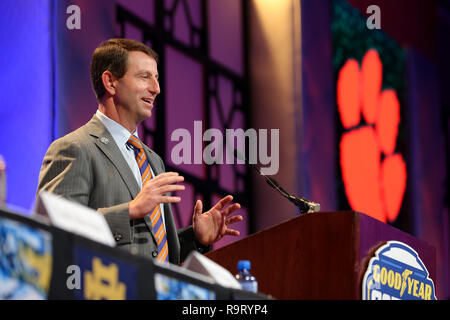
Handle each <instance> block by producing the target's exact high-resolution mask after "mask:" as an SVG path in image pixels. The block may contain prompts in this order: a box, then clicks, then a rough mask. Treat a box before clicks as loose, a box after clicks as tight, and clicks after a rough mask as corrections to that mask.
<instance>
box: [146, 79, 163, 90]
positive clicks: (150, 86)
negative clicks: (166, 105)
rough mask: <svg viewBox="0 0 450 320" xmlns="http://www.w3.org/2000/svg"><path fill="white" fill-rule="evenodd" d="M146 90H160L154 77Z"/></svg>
mask: <svg viewBox="0 0 450 320" xmlns="http://www.w3.org/2000/svg"><path fill="white" fill-rule="evenodd" d="M148 90H149V91H150V92H151V93H153V94H159V93H160V92H161V88H160V87H159V81H158V79H156V78H152V79H151V81H150V83H149V87H148Z"/></svg>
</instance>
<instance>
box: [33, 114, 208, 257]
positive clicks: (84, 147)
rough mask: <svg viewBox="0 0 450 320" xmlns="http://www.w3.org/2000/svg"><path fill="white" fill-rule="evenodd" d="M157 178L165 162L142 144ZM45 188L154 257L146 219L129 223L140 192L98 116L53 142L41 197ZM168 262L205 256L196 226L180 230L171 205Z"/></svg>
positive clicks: (167, 217) (133, 247)
mask: <svg viewBox="0 0 450 320" xmlns="http://www.w3.org/2000/svg"><path fill="white" fill-rule="evenodd" d="M144 148H145V152H146V155H147V159H148V161H149V163H150V165H151V167H152V169H153V172H154V173H155V175H158V174H160V173H162V172H164V163H163V161H162V160H161V158H160V157H159V156H158V155H157V154H156V153H155V152H153V151H152V150H150V149H149V148H148V147H147V146H145V145H144ZM41 190H47V191H49V192H53V193H55V194H59V195H62V196H64V197H65V198H67V199H70V200H73V201H76V202H78V203H81V204H83V205H85V206H88V207H90V208H92V209H94V210H98V211H99V212H100V213H102V214H103V215H104V216H105V218H106V221H107V223H108V225H109V227H110V229H111V232H112V234H113V236H114V238H115V240H116V242H117V245H118V246H120V247H123V248H124V249H128V250H130V251H131V252H134V253H137V254H141V255H144V256H147V257H150V258H154V257H156V256H157V254H158V247H157V244H156V239H155V236H154V234H153V230H152V226H151V222H150V220H149V217H148V215H147V216H146V217H145V218H144V219H136V220H131V221H130V218H129V211H128V204H129V202H130V201H131V200H132V199H134V198H135V197H136V195H137V194H138V193H139V191H140V189H139V186H138V184H137V182H136V180H135V177H134V175H133V173H132V171H131V169H130V167H129V166H128V164H127V162H126V161H125V159H124V157H123V155H122V153H121V152H120V150H119V148H118V147H117V145H116V143H115V142H114V139H113V137H112V136H111V134H110V133H109V131H108V130H107V129H106V127H105V126H104V125H103V123H102V122H101V121H100V120H99V119H98V118H97V117H96V116H94V117H93V118H92V119H91V120H90V121H89V122H88V123H87V124H85V125H84V126H82V127H80V128H79V129H77V130H75V131H73V132H71V133H69V134H68V135H66V136H64V137H62V138H60V139H58V140H56V141H54V142H53V143H52V144H51V145H50V147H49V149H48V150H47V153H46V155H45V157H44V161H43V164H42V167H41V171H40V174H39V184H38V190H37V192H38V193H39V192H40V191H41ZM164 221H165V226H166V233H167V242H168V247H169V261H170V262H171V263H175V264H179V263H180V262H181V261H183V260H184V258H185V257H186V256H187V255H188V253H189V252H190V251H192V250H197V251H199V252H205V251H207V250H208V249H209V247H208V246H202V245H201V244H200V243H199V242H197V241H196V240H195V237H194V232H193V230H192V227H191V226H189V227H186V228H183V229H180V230H179V231H177V230H176V227H175V223H174V219H173V215H172V210H171V208H170V204H164Z"/></svg>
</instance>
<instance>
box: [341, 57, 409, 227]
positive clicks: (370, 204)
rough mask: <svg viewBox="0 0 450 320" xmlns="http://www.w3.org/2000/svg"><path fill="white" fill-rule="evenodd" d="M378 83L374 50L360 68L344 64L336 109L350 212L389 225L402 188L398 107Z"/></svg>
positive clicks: (354, 63)
mask: <svg viewBox="0 0 450 320" xmlns="http://www.w3.org/2000/svg"><path fill="white" fill-rule="evenodd" d="M382 78H383V65H382V63H381V60H380V57H379V55H378V52H377V51H376V50H374V49H370V50H368V51H367V52H366V54H365V55H364V57H363V59H362V62H361V68H360V66H359V63H358V61H356V60H355V59H349V60H347V62H346V63H345V64H344V66H343V67H342V69H341V70H340V71H339V76H338V81H337V105H338V111H339V115H340V120H341V123H342V126H343V127H344V129H345V133H344V134H343V135H342V137H341V142H340V165H341V172H342V178H343V181H344V186H345V193H346V195H347V199H348V201H349V204H350V206H351V208H352V209H353V210H355V211H360V212H363V213H365V214H368V215H370V216H372V217H374V218H375V219H378V220H380V221H383V222H387V221H390V222H393V221H395V220H396V218H397V216H398V213H399V211H400V207H401V204H402V200H403V195H404V192H405V188H406V164H405V161H404V160H403V157H402V155H401V154H400V153H397V152H395V147H396V140H397V135H398V125H399V123H400V103H399V101H398V98H397V93H396V92H395V90H392V89H385V90H381V86H382ZM361 115H362V117H363V118H364V121H365V122H362V121H361V120H362V119H361Z"/></svg>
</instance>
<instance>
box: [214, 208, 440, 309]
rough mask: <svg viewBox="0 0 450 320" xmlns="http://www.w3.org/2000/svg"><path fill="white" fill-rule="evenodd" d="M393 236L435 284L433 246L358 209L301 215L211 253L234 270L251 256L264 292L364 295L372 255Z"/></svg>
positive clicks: (292, 295)
mask: <svg viewBox="0 0 450 320" xmlns="http://www.w3.org/2000/svg"><path fill="white" fill-rule="evenodd" d="M392 240H396V241H400V242H403V243H405V244H407V245H409V246H410V247H412V248H413V249H414V250H415V251H416V252H417V253H418V254H419V257H420V258H421V259H422V261H423V263H424V264H425V266H426V268H427V269H428V272H429V276H430V278H431V279H433V280H434V282H435V283H436V281H435V277H436V251H435V248H434V247H432V246H431V245H429V244H427V243H426V242H424V241H422V240H420V239H417V238H415V237H413V236H412V235H410V234H407V233H405V232H403V231H400V230H398V229H396V228H394V227H392V226H390V225H388V224H385V223H382V222H380V221H378V220H375V219H373V218H371V217H369V216H367V215H364V214H362V213H358V212H354V211H337V212H318V213H312V214H307V215H303V216H299V217H296V218H293V219H290V220H288V221H285V222H282V223H280V224H278V225H276V226H273V227H271V228H268V229H265V230H263V231H260V232H257V233H255V234H252V235H250V236H248V237H246V238H244V239H242V240H239V241H236V242H234V243H232V244H230V245H228V246H225V247H222V248H219V249H217V250H214V251H211V252H209V253H207V254H206V256H207V257H208V258H210V259H212V260H213V261H215V262H217V263H219V264H220V265H222V266H223V267H224V268H226V269H228V270H229V271H230V272H231V273H233V274H234V273H236V268H237V262H238V261H239V260H250V261H251V264H252V271H251V272H252V274H253V275H254V276H255V277H256V278H257V280H258V289H259V291H260V292H261V293H264V294H268V295H271V296H273V297H274V298H275V299H345V300H347V299H352V300H353V299H358V300H359V299H361V297H362V293H361V291H362V287H361V286H362V278H363V276H364V273H365V270H366V268H367V264H368V262H369V260H370V258H371V257H372V255H373V253H374V252H375V251H376V249H377V248H379V247H380V246H381V245H383V244H384V243H385V242H386V241H392Z"/></svg>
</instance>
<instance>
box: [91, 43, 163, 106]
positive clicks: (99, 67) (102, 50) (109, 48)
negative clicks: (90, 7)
mask: <svg viewBox="0 0 450 320" xmlns="http://www.w3.org/2000/svg"><path fill="white" fill-rule="evenodd" d="M130 51H141V52H144V53H146V54H147V55H148V56H150V57H152V58H154V59H155V60H156V62H158V54H157V53H156V52H155V51H153V50H152V49H150V48H149V47H148V46H146V45H145V44H143V43H141V42H139V41H136V40H131V39H123V38H116V39H109V40H106V41H103V42H102V43H101V44H100V45H99V46H98V47H97V48H96V49H95V51H94V54H93V55H92V61H91V81H92V86H93V88H94V92H95V96H96V97H97V100H100V99H102V98H103V96H104V95H105V92H106V90H105V87H104V86H103V81H102V74H103V72H105V71H106V70H109V71H110V72H111V73H112V74H113V75H114V76H115V77H117V78H121V77H123V75H124V74H125V72H126V71H127V62H128V52H130Z"/></svg>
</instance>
